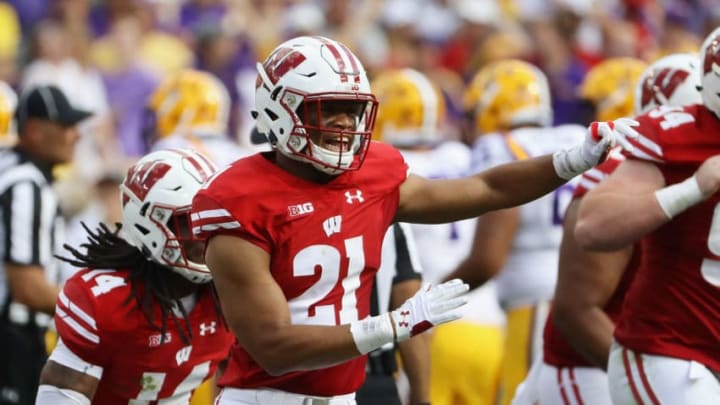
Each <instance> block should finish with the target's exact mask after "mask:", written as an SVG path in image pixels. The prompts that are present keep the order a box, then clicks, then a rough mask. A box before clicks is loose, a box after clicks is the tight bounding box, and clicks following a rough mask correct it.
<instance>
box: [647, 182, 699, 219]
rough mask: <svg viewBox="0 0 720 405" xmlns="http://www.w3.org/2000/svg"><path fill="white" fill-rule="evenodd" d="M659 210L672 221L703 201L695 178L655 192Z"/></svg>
mask: <svg viewBox="0 0 720 405" xmlns="http://www.w3.org/2000/svg"><path fill="white" fill-rule="evenodd" d="M655 198H657V201H658V203H659V204H660V208H662V210H663V212H665V215H666V216H667V217H668V218H670V219H672V218H673V217H675V216H676V215H677V214H679V213H681V212H683V211H685V210H686V209H688V208H690V207H691V206H693V205H695V204H697V203H699V202H700V201H702V200H704V199H705V196H703V193H702V191H700V186H699V185H698V182H697V179H695V176H692V177H689V178H687V179H685V180H684V181H683V182H681V183H676V184H673V185H670V186H667V187H664V188H661V189H660V190H657V191H655Z"/></svg>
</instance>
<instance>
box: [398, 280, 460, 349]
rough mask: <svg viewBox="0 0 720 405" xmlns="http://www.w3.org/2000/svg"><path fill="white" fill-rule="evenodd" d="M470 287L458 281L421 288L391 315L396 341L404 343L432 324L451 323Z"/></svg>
mask: <svg viewBox="0 0 720 405" xmlns="http://www.w3.org/2000/svg"><path fill="white" fill-rule="evenodd" d="M469 290H470V286H468V285H467V284H465V283H464V282H462V280H460V279H454V280H450V281H446V282H444V283H442V284H438V285H431V284H427V285H424V286H423V288H421V289H420V290H419V291H418V292H417V293H415V295H413V296H412V298H410V299H408V300H407V301H405V303H403V304H402V305H400V307H398V308H397V309H396V310H394V311H392V312H391V313H390V317H391V319H392V322H393V325H394V328H395V340H396V341H398V342H399V341H403V340H406V339H408V338H410V337H412V336H415V335H417V334H419V333H422V332H424V331H426V330H428V329H430V328H432V327H433V326H435V325H440V324H443V323H446V322H450V321H454V320H456V319H458V318H460V316H461V311H460V310H461V308H462V307H463V306H464V305H465V304H466V303H467V297H466V296H465V295H466V293H467V292H468V291H469Z"/></svg>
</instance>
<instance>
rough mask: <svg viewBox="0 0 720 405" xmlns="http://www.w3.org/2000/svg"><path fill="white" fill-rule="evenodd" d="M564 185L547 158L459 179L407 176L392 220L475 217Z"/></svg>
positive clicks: (435, 221) (547, 156)
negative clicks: (431, 178)
mask: <svg viewBox="0 0 720 405" xmlns="http://www.w3.org/2000/svg"><path fill="white" fill-rule="evenodd" d="M565 182H566V180H565V179H562V178H560V177H558V175H557V174H556V173H555V169H554V168H553V158H552V156H551V155H546V156H541V157H538V158H533V159H526V160H521V161H516V162H512V163H507V164H503V165H499V166H496V167H493V168H491V169H489V170H486V171H483V172H480V173H478V174H476V175H473V176H468V177H463V178H460V179H451V180H430V179H425V178H422V177H419V176H415V175H410V176H408V178H407V180H405V182H404V183H403V184H402V185H401V186H400V205H399V207H398V212H397V214H396V216H395V219H396V220H399V221H406V222H420V223H444V222H452V221H457V220H461V219H466V218H472V217H477V216H479V215H481V214H484V213H485V212H488V211H493V210H497V209H501V208H510V207H514V206H518V205H522V204H524V203H526V202H529V201H532V200H535V199H537V198H539V197H541V196H543V195H545V194H547V193H549V192H550V191H552V190H554V189H556V188H557V187H559V186H560V185H562V184H563V183H565Z"/></svg>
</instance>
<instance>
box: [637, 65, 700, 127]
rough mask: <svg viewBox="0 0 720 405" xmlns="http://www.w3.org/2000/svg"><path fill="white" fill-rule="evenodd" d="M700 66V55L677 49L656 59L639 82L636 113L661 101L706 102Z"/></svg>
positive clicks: (664, 103)
mask: <svg viewBox="0 0 720 405" xmlns="http://www.w3.org/2000/svg"><path fill="white" fill-rule="evenodd" d="M699 67H700V59H699V58H698V56H697V55H696V54H692V53H677V54H673V55H669V56H666V57H664V58H660V59H658V60H657V61H655V62H654V63H653V64H652V65H650V66H649V67H648V68H647V69H645V71H644V72H643V74H642V76H640V80H638V83H637V85H636V86H635V115H640V114H644V113H646V112H648V111H650V110H651V109H653V108H655V107H657V106H661V105H668V106H676V107H680V106H683V105H688V104H698V103H702V98H701V97H700V92H699V91H698V87H699V86H700V69H699Z"/></svg>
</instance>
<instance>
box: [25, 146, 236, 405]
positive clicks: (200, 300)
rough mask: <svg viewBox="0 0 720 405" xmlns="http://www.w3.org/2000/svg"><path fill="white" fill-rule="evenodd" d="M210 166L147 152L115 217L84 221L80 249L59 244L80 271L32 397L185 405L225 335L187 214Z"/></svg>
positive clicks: (197, 159)
mask: <svg viewBox="0 0 720 405" xmlns="http://www.w3.org/2000/svg"><path fill="white" fill-rule="evenodd" d="M214 170H215V167H214V166H213V165H212V163H210V162H209V160H207V159H206V158H205V157H204V156H202V155H200V154H198V153H196V152H192V151H189V150H164V151H157V152H153V153H150V154H148V155H146V156H145V157H143V158H142V159H140V160H139V161H138V162H137V163H136V164H135V165H134V166H132V167H131V168H130V170H129V171H128V173H127V176H126V177H125V180H124V182H123V184H122V185H120V191H121V203H122V211H123V216H122V225H121V226H120V227H118V228H117V229H116V230H114V231H113V230H111V229H110V228H109V227H107V226H106V225H104V224H100V225H99V227H98V229H97V230H95V231H91V230H90V229H89V228H87V227H86V228H85V229H86V230H87V232H88V242H87V243H85V244H83V245H82V246H81V248H83V249H85V252H83V251H82V249H80V250H79V249H75V248H72V247H69V246H66V248H67V249H68V250H69V251H70V253H71V254H72V256H73V258H63V260H65V261H67V262H69V263H71V264H73V265H75V266H79V267H86V269H84V270H81V271H79V272H77V273H76V274H75V275H74V276H73V277H72V278H70V279H69V280H68V281H67V283H66V285H65V287H64V289H63V291H62V293H61V294H60V297H59V299H58V302H57V306H56V313H55V323H56V325H57V329H58V332H59V335H60V340H59V342H58V345H57V347H56V348H55V350H54V351H53V353H52V354H51V356H50V358H49V360H48V362H47V364H46V365H45V368H44V369H43V373H42V376H41V378H40V389H39V392H38V397H37V404H53V405H56V404H57V405H65V404H75V405H77V404H89V403H90V402H91V401H92V403H97V404H115V403H128V402H132V403H135V401H139V402H142V403H147V402H145V401H157V400H160V399H163V400H166V401H169V402H172V403H173V404H181V403H184V404H187V403H188V401H189V400H190V396H191V394H192V392H193V390H194V389H195V388H197V386H198V385H199V384H200V383H202V382H203V381H204V380H206V379H208V378H210V377H211V376H213V374H214V372H215V370H216V368H217V366H218V363H220V362H221V361H222V360H224V359H225V357H226V355H227V353H228V350H229V347H230V344H231V342H232V334H231V333H230V332H229V330H228V328H227V327H226V326H225V324H224V321H223V318H222V314H221V313H220V306H219V303H218V300H217V296H216V293H215V290H214V288H213V287H212V284H211V283H210V279H211V275H210V272H209V270H208V268H207V267H206V266H205V264H204V258H203V244H202V242H201V241H197V240H193V238H192V232H191V229H190V226H189V224H190V218H189V215H190V204H191V201H192V198H193V196H194V195H195V193H196V192H197V191H198V190H199V189H200V187H201V186H202V184H203V182H204V181H205V180H207V178H208V177H209V176H210V175H211V174H212V173H213V172H214ZM139 402H138V403H139Z"/></svg>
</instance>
